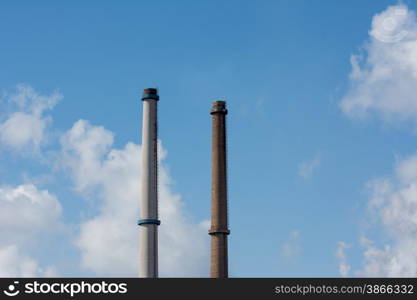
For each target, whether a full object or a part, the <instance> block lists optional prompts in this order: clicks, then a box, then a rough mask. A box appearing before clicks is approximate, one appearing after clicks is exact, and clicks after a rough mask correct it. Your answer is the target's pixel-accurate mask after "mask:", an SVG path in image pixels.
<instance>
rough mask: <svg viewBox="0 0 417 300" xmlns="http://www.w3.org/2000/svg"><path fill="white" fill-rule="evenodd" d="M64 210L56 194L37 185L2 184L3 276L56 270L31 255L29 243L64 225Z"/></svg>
mask: <svg viewBox="0 0 417 300" xmlns="http://www.w3.org/2000/svg"><path fill="white" fill-rule="evenodd" d="M61 212H62V208H61V205H60V203H59V202H58V200H57V199H56V197H55V196H53V195H51V194H50V193H49V192H48V191H46V190H38V189H37V188H36V187H35V186H34V185H31V184H27V185H20V186H17V187H14V188H13V187H6V188H0V277H20V276H49V275H53V274H55V273H56V271H55V270H54V268H53V267H47V268H42V267H40V266H39V264H38V262H37V261H36V260H35V259H33V258H31V256H30V252H31V247H30V246H31V245H32V242H33V241H34V240H35V239H36V237H37V236H39V235H40V234H42V233H44V232H51V231H54V230H59V229H60V228H62V224H61V223H60V216H61ZM22 249H24V250H22Z"/></svg>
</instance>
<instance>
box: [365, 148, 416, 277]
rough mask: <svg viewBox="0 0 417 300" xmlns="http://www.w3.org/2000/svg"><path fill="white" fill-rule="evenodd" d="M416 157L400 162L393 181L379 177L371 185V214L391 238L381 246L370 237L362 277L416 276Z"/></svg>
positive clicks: (367, 241)
mask: <svg viewBox="0 0 417 300" xmlns="http://www.w3.org/2000/svg"><path fill="white" fill-rule="evenodd" d="M416 174H417V155H414V156H411V157H409V158H406V159H403V160H400V161H398V162H397V166H396V171H395V174H394V176H393V178H380V179H376V180H373V181H371V182H370V183H369V184H368V187H369V189H370V191H371V192H372V196H371V198H370V200H369V211H370V214H371V216H372V217H373V220H374V222H378V224H380V225H382V228H383V230H384V232H385V234H386V235H387V237H388V238H389V242H386V243H385V244H384V245H383V247H378V246H376V245H375V243H374V242H373V241H371V240H369V239H367V238H362V239H361V244H362V246H363V247H365V252H364V259H365V264H364V267H363V269H362V270H360V271H359V272H358V274H360V275H366V276H390V277H406V276H409V277H416V276H417V177H416Z"/></svg>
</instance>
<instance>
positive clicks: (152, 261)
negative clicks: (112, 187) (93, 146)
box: [138, 88, 161, 278]
mask: <svg viewBox="0 0 417 300" xmlns="http://www.w3.org/2000/svg"><path fill="white" fill-rule="evenodd" d="M158 100H159V96H158V91H157V90H156V89H152V88H149V89H145V90H144V91H143V96H142V101H143V120H142V122H143V123H142V172H141V176H142V178H141V179H142V180H141V201H140V219H139V221H138V225H140V226H139V237H140V245H139V277H145V278H156V277H158V225H159V224H160V223H161V222H160V221H159V220H158V115H157V113H158V109H157V103H158Z"/></svg>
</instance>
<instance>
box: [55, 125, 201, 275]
mask: <svg viewBox="0 0 417 300" xmlns="http://www.w3.org/2000/svg"><path fill="white" fill-rule="evenodd" d="M112 144H113V134H112V133H111V132H110V131H108V130H106V129H105V128H103V127H99V126H93V125H91V124H90V123H89V122H87V121H84V120H80V121H78V122H76V123H75V124H74V126H73V127H72V128H71V129H70V130H69V131H68V132H66V133H65V135H64V136H63V137H62V139H61V145H62V162H63V164H64V166H65V168H66V169H67V171H68V172H69V174H70V176H71V178H72V180H73V182H74V185H75V188H76V190H77V191H78V192H80V193H82V194H85V195H90V196H93V197H96V198H98V199H99V201H100V207H99V212H98V214H97V215H96V216H95V217H93V218H91V219H89V220H87V221H86V222H84V223H82V224H81V231H80V234H79V236H78V238H77V240H76V244H77V246H78V247H79V249H80V250H81V254H82V264H83V266H84V267H85V268H86V269H88V270H91V271H93V272H95V273H96V274H99V275H105V276H107V275H112V276H137V274H138V268H139V267H138V265H137V261H138V259H137V258H138V247H139V241H138V228H137V225H136V221H137V218H138V215H139V201H140V186H139V185H140V176H141V173H140V165H141V160H140V153H141V152H140V151H141V147H140V146H139V145H136V144H134V143H127V144H126V145H125V146H124V148H122V149H114V148H112ZM159 152H160V154H161V155H160V169H159V176H160V178H159V201H160V205H159V208H160V218H161V220H162V224H161V226H160V228H159V229H160V234H159V241H160V246H159V253H160V274H161V275H162V276H204V275H206V274H207V272H208V270H207V266H208V258H207V256H208V253H207V249H208V245H207V242H208V236H207V231H206V228H203V226H201V225H199V224H196V223H194V222H193V221H192V220H191V219H190V217H189V216H188V215H187V214H186V212H185V210H184V203H183V202H182V200H181V197H180V196H179V195H178V194H176V193H174V192H172V190H171V188H170V184H171V179H170V176H169V174H168V171H167V170H166V168H165V167H164V165H163V164H162V163H161V162H162V161H163V159H164V158H165V155H166V152H165V151H164V150H163V149H162V147H160V151H159Z"/></svg>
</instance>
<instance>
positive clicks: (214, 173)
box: [209, 101, 230, 278]
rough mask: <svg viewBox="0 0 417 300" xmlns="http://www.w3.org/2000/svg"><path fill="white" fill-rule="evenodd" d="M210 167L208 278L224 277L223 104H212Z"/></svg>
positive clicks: (225, 257) (224, 130) (226, 262)
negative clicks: (209, 258)
mask: <svg viewBox="0 0 417 300" xmlns="http://www.w3.org/2000/svg"><path fill="white" fill-rule="evenodd" d="M210 114H211V116H212V166H211V178H212V179H211V180H212V183H211V228H210V230H209V235H210V236H211V263H210V273H211V274H210V276H211V277H213V278H227V277H228V259H227V236H228V235H229V234H230V230H229V228H228V221H227V160H226V152H227V151H226V115H227V109H226V102H225V101H215V102H213V106H212V109H211V111H210Z"/></svg>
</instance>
